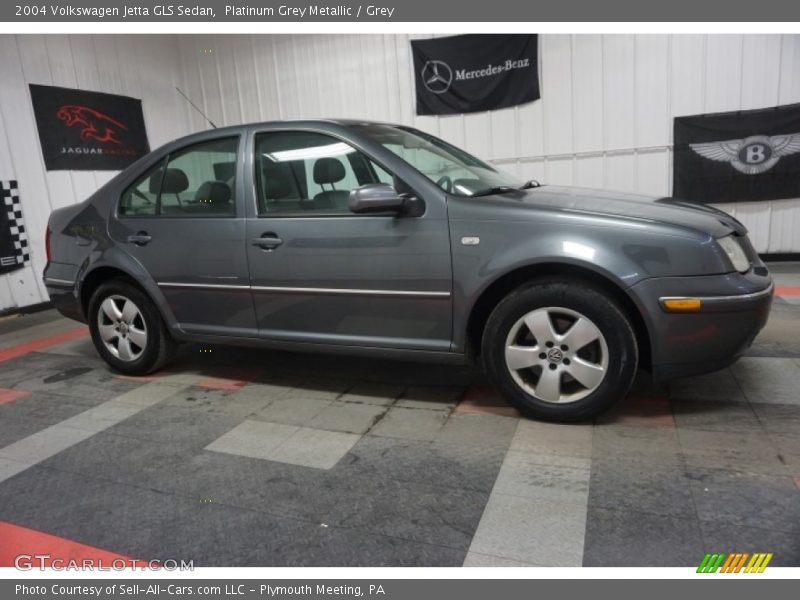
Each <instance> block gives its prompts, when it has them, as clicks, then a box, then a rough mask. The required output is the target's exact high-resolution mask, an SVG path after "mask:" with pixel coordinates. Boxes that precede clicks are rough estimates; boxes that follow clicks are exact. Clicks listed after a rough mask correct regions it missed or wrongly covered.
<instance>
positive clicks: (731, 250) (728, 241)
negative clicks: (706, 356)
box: [717, 235, 750, 273]
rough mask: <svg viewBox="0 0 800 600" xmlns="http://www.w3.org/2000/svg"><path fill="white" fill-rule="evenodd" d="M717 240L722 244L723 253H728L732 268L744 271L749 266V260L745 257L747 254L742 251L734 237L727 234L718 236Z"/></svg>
mask: <svg viewBox="0 0 800 600" xmlns="http://www.w3.org/2000/svg"><path fill="white" fill-rule="evenodd" d="M717 242H718V243H719V245H720V246H722V249H723V250H724V251H725V254H727V255H728V258H729V259H730V261H731V264H732V265H733V268H734V269H736V270H737V271H739V272H740V273H744V272H745V271H747V270H748V269H749V268H750V261H749V260H748V259H747V255H746V254H745V253H744V250H742V247H741V246H740V245H739V242H738V241H736V238H735V237H733V236H732V235H728V236H725V237H723V238H719V239H718V240H717Z"/></svg>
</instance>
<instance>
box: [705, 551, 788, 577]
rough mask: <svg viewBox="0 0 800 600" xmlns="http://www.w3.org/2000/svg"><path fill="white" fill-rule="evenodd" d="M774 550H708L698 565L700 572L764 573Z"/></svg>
mask: <svg viewBox="0 0 800 600" xmlns="http://www.w3.org/2000/svg"><path fill="white" fill-rule="evenodd" d="M771 560H772V552H769V553H767V552H753V553H752V554H750V553H749V552H730V553H725V552H714V553H711V552H707V553H706V555H705V556H704V557H703V560H702V561H701V562H700V566H699V567H697V572H698V573H717V572H719V573H763V572H764V569H766V568H767V565H768V564H769V562H770V561H771Z"/></svg>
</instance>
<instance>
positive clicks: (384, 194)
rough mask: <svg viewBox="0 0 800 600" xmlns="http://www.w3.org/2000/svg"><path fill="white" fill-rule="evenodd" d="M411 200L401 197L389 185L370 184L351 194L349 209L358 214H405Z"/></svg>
mask: <svg viewBox="0 0 800 600" xmlns="http://www.w3.org/2000/svg"><path fill="white" fill-rule="evenodd" d="M411 202H412V199H411V198H408V197H405V196H401V195H400V194H398V193H397V191H396V190H395V189H394V188H393V187H392V186H391V185H389V184H388V183H368V184H367V185H362V186H361V187H360V188H356V189H354V190H353V191H352V192H350V200H349V202H348V207H349V208H350V212H354V213H356V214H364V213H382V212H383V213H385V212H394V213H401V212H404V211H405V209H406V207H407V205H408V204H409V203H411Z"/></svg>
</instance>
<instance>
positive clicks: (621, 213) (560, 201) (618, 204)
mask: <svg viewBox="0 0 800 600" xmlns="http://www.w3.org/2000/svg"><path fill="white" fill-rule="evenodd" d="M491 198H493V199H495V200H500V199H501V198H502V200H503V201H510V202H512V203H514V202H515V201H516V202H522V203H523V204H524V205H526V206H529V207H530V208H534V209H536V208H538V209H542V210H557V211H563V212H571V213H576V212H577V213H581V214H586V215H598V216H612V217H622V218H627V219H635V220H644V221H650V222H658V223H664V224H668V225H676V226H679V227H685V228H688V229H693V230H696V231H701V232H703V233H706V234H708V235H711V236H713V237H722V236H724V235H728V234H729V233H731V232H734V231H735V232H737V233H739V234H742V235H744V234H746V233H747V229H746V228H745V227H744V225H742V224H741V223H740V222H739V221H737V220H736V219H734V218H733V217H732V216H730V215H729V214H727V213H725V212H722V211H721V210H718V209H716V208H713V207H711V206H705V205H702V204H693V203H691V202H686V201H684V200H679V199H676V198H657V197H653V196H643V195H639V194H627V193H623V192H609V191H606V190H593V189H586V188H574V187H566V186H551V185H547V186H541V187H538V188H533V189H530V190H526V191H525V192H524V193H521V194H519V195H516V194H514V195H512V194H504V195H502V196H493V197H491ZM486 199H489V197H487V198H486ZM504 203H505V202H504Z"/></svg>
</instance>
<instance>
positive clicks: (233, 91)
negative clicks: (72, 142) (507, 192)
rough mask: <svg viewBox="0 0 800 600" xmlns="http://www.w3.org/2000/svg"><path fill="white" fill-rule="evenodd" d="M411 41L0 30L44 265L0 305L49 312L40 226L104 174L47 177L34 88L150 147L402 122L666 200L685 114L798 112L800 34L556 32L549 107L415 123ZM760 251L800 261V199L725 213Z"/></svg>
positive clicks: (12, 159) (1, 57)
mask: <svg viewBox="0 0 800 600" xmlns="http://www.w3.org/2000/svg"><path fill="white" fill-rule="evenodd" d="M413 37H415V36H407V35H324V36H323V35H291V36H290V35H286V36H208V35H203V36H195V35H180V36H158V37H156V36H47V37H44V36H0V81H2V84H0V136H2V137H3V138H4V140H5V143H3V144H0V178H8V177H10V176H11V175H14V176H16V178H17V179H18V180H19V181H20V193H21V195H22V198H23V210H24V211H25V218H26V220H27V222H28V225H29V230H30V232H31V237H32V238H33V266H32V267H29V268H26V269H24V270H22V271H17V272H15V273H12V274H10V275H7V276H5V277H0V309H2V308H6V307H9V306H24V305H27V304H32V303H35V302H40V301H42V300H44V299H46V297H45V292H44V289H43V288H42V286H41V283H40V282H39V275H40V274H41V270H42V268H43V266H44V250H43V240H42V231H43V230H44V225H45V222H46V217H47V213H48V212H49V210H50V209H51V208H55V207H58V206H63V205H65V204H71V203H73V202H76V201H78V200H80V199H82V198H83V197H85V196H86V195H88V194H89V193H90V192H91V191H92V190H93V189H96V187H97V186H98V185H99V184H101V183H102V182H103V181H105V180H106V179H107V178H108V177H109V176H110V175H111V174H110V173H108V172H105V173H67V172H51V173H46V172H45V171H44V168H43V165H42V159H41V155H40V152H39V143H38V137H37V134H36V130H35V127H34V124H33V117H32V112H31V109H30V99H29V96H28V91H27V84H28V83H42V84H53V85H63V86H67V87H80V88H86V89H94V90H98V91H105V92H112V93H123V94H127V95H131V96H135V97H139V98H142V99H143V101H144V113H145V121H146V124H147V129H148V135H149V137H150V142H151V145H152V146H153V147H156V146H157V145H159V144H161V143H163V142H165V141H167V140H169V139H171V138H174V137H176V136H179V135H181V134H184V133H188V132H191V131H197V130H200V129H205V128H207V127H208V125H207V123H206V122H205V121H204V119H203V118H202V117H201V116H199V115H198V114H197V113H195V112H194V111H193V109H191V108H190V107H189V106H188V104H186V103H185V102H184V101H183V100H182V99H181V98H179V97H178V96H177V94H176V92H175V91H174V87H175V85H179V86H181V87H182V88H183V90H184V91H185V92H186V93H187V94H188V95H189V96H190V97H191V98H192V99H193V100H194V102H195V103H196V104H198V106H200V107H201V108H202V109H203V111H204V112H206V113H207V114H208V116H209V117H210V118H211V119H212V120H213V121H214V122H215V123H217V125H223V124H225V125H227V124H235V123H241V122H248V121H258V120H268V119H289V118H305V117H354V118H363V119H375V120H386V121H395V122H402V123H407V124H412V125H415V126H417V127H420V128H422V129H424V130H426V131H430V132H431V133H434V134H436V135H439V136H441V137H443V138H445V139H447V140H449V141H451V142H453V143H455V144H456V145H460V146H463V147H465V148H466V149H468V150H470V151H472V152H474V153H476V154H478V155H480V156H482V157H484V158H488V159H490V160H492V161H493V162H495V163H497V164H499V165H501V166H503V167H504V168H507V169H509V170H511V171H515V172H517V173H519V174H520V175H522V176H525V177H533V178H536V179H540V180H541V181H543V182H547V183H559V184H573V185H581V186H588V187H604V188H610V189H619V190H632V191H640V192H644V193H650V194H656V195H667V194H669V192H670V186H671V160H672V153H671V147H670V146H671V143H672V119H673V117H674V116H680V115H691V114H698V113H704V112H717V111H728V110H739V109H749V108H761V107H767V106H775V105H777V104H787V103H793V102H800V36H798V35H544V36H541V41H540V51H541V58H540V65H541V66H540V71H541V87H542V99H541V100H540V101H537V102H534V103H532V104H528V105H525V106H521V107H516V108H510V109H504V110H499V111H492V112H487V113H480V114H474V115H463V116H448V117H417V116H416V115H415V114H414V90H413V78H412V70H411V55H410V47H409V40H410V39H411V38H413ZM722 208H724V209H725V210H728V211H729V212H731V213H733V214H735V215H736V216H737V217H738V218H740V219H741V220H743V221H744V222H745V223H746V224H747V225H748V227H749V228H750V230H751V234H752V237H753V241H754V243H755V245H756V247H757V248H758V249H759V250H760V251H761V252H797V251H800V199H798V200H782V201H775V202H759V203H739V204H731V205H725V206H722Z"/></svg>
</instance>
